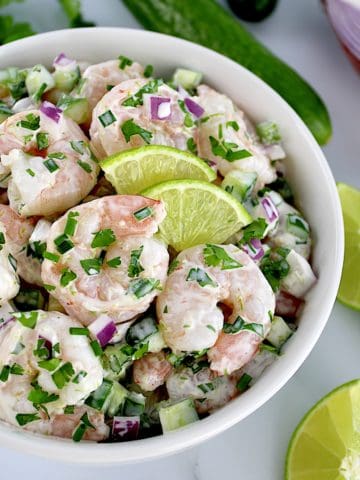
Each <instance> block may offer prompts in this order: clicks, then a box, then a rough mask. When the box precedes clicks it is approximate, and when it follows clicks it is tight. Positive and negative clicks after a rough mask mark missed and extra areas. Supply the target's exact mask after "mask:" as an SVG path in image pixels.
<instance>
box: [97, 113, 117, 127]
mask: <svg viewBox="0 0 360 480" xmlns="http://www.w3.org/2000/svg"><path fill="white" fill-rule="evenodd" d="M98 119H99V121H100V123H101V125H102V126H103V127H108V126H109V125H111V124H112V123H114V122H116V117H115V115H114V114H113V113H112V111H111V110H107V111H106V112H104V113H102V114H101V115H99V116H98Z"/></svg>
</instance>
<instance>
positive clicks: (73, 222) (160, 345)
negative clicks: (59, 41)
mask: <svg viewBox="0 0 360 480" xmlns="http://www.w3.org/2000/svg"><path fill="white" fill-rule="evenodd" d="M201 77H202V76H201V74H200V73H197V72H193V71H190V70H185V69H181V68H179V69H178V70H176V72H175V74H174V76H173V77H172V78H171V79H164V80H163V79H160V78H157V77H156V76H154V75H153V67H152V66H150V65H147V66H142V65H140V64H139V63H137V62H135V61H133V60H131V59H129V58H127V57H125V56H120V57H119V58H118V59H115V60H110V61H106V62H104V63H99V64H96V65H89V64H87V63H85V62H81V61H77V60H74V59H71V58H69V57H67V56H66V55H65V54H63V53H62V54H60V55H58V56H57V57H56V58H55V60H54V63H53V66H52V67H51V68H47V67H45V66H44V65H40V64H39V65H35V66H34V67H32V68H25V69H21V68H16V67H9V68H7V69H5V70H2V71H0V100H1V101H0V159H1V160H0V420H1V421H2V422H5V423H7V424H10V425H12V426H14V427H16V428H19V429H25V430H28V431H31V432H34V433H36V434H41V435H53V436H57V437H62V438H69V439H72V440H73V441H75V442H79V441H96V442H104V441H106V442H117V441H127V440H135V439H138V438H145V437H149V436H153V435H157V434H161V433H166V432H168V431H171V430H174V429H176V428H179V427H182V426H184V425H186V424H188V423H191V422H193V421H196V420H199V419H202V418H204V417H206V416H207V415H209V414H212V413H213V412H214V411H216V410H218V409H219V408H221V407H222V406H224V405H225V404H226V403H228V402H229V401H231V400H232V399H233V398H235V397H237V396H238V395H242V394H245V392H246V390H247V389H248V388H249V387H251V385H253V384H254V382H256V380H257V379H258V378H259V376H260V375H261V374H262V372H263V371H264V369H265V368H267V367H268V366H269V365H270V364H271V363H272V362H274V361H276V359H277V358H278V356H279V355H281V354H283V355H286V353H284V351H282V347H283V345H284V343H285V342H286V341H287V339H288V338H289V337H290V336H291V335H292V334H293V333H294V332H295V330H296V328H297V322H298V317H299V314H300V312H301V309H302V306H303V304H304V302H305V300H304V297H305V295H306V293H307V291H308V290H309V289H310V288H311V287H312V286H313V284H314V283H315V281H316V277H315V275H314V273H313V271H312V268H311V265H310V258H311V231H310V227H309V224H308V223H307V221H306V220H305V218H304V217H303V215H302V214H301V213H300V211H299V210H298V209H297V208H296V207H295V206H294V199H293V195H292V192H291V189H290V187H289V184H288V183H287V181H286V179H285V173H286V154H285V152H284V149H283V147H282V145H281V137H280V132H279V128H278V127H277V125H276V124H275V123H273V122H271V121H265V120H264V121H263V122H261V123H259V124H258V125H256V126H253V125H252V124H251V122H250V121H249V119H248V118H247V117H246V115H245V114H244V112H243V111H241V110H240V108H239V107H238V106H236V105H235V104H234V103H233V101H232V100H231V99H230V98H229V97H227V96H226V95H225V94H223V93H221V92H217V91H216V90H214V89H213V88H211V87H210V86H208V85H206V84H204V83H201V80H202V78H201ZM149 144H151V145H160V146H167V147H173V148H174V149H179V150H182V151H187V152H190V153H192V154H195V155H197V156H198V157H199V158H200V159H202V160H203V161H205V162H206V163H207V164H208V165H209V166H210V167H211V168H212V169H213V171H214V172H215V173H217V180H215V184H216V185H218V188H219V189H220V188H222V189H224V190H226V191H227V192H228V194H229V195H232V196H233V197H235V199H236V201H237V202H239V203H241V204H242V205H243V207H244V208H245V209H246V210H247V212H248V213H249V215H250V216H251V218H252V221H251V223H249V224H248V225H246V226H245V227H244V228H242V229H241V230H240V231H238V232H236V233H235V234H234V235H233V236H231V237H230V238H229V239H228V240H227V241H226V242H225V243H224V244H221V245H220V244H216V243H212V242H211V239H209V242H208V243H204V244H201V245H192V246H190V247H189V248H186V249H184V250H183V251H180V252H176V251H174V249H173V248H171V247H169V246H168V245H166V244H165V242H164V241H163V239H162V237H161V235H159V232H158V230H159V226H160V225H161V222H163V220H164V219H165V218H166V216H167V215H168V213H169V212H167V210H166V207H165V204H164V202H163V201H162V200H155V199H152V198H147V197H145V196H142V195H140V194H136V195H123V194H117V193H116V191H115V189H114V187H113V186H112V184H111V183H110V182H109V181H108V180H107V179H106V177H105V176H104V174H103V172H102V171H101V168H100V165H101V161H102V160H103V159H105V158H106V157H108V156H109V155H113V154H117V153H118V152H122V151H124V150H130V149H133V148H139V147H143V148H146V146H147V145H149ZM224 221H226V219H224Z"/></svg>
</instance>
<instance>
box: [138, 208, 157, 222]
mask: <svg viewBox="0 0 360 480" xmlns="http://www.w3.org/2000/svg"><path fill="white" fill-rule="evenodd" d="M152 214H153V210H152V208H150V207H143V208H140V210H137V211H136V212H134V214H133V215H134V217H135V218H136V220H138V221H139V222H140V221H141V220H145V218H148V217H151V215H152Z"/></svg>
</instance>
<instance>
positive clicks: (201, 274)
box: [186, 268, 218, 287]
mask: <svg viewBox="0 0 360 480" xmlns="http://www.w3.org/2000/svg"><path fill="white" fill-rule="evenodd" d="M186 281H187V282H189V281H195V282H197V283H198V284H199V285H200V287H206V286H207V285H209V286H210V287H217V285H218V284H217V283H216V282H215V281H214V280H213V279H212V278H211V277H210V276H209V275H208V274H207V273H206V272H205V270H202V269H201V268H190V270H189V273H188V275H187V277H186Z"/></svg>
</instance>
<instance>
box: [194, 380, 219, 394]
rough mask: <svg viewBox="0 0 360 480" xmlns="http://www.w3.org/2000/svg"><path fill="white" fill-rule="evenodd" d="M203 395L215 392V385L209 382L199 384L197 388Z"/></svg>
mask: <svg viewBox="0 0 360 480" xmlns="http://www.w3.org/2000/svg"><path fill="white" fill-rule="evenodd" d="M197 387H198V388H199V389H200V390H201V391H202V392H203V393H209V392H212V391H213V390H215V385H214V384H213V383H211V382H208V383H201V384H200V385H198V386H197Z"/></svg>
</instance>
